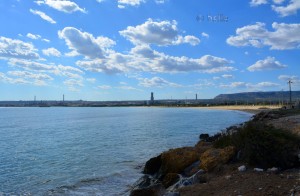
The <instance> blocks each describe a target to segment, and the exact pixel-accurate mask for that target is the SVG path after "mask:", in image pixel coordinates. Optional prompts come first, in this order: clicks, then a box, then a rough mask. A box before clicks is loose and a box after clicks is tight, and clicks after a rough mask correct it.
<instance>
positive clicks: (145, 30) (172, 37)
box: [119, 18, 200, 46]
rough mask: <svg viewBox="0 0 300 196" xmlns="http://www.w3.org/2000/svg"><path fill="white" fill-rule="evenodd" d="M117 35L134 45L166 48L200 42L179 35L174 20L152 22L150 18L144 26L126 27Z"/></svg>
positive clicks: (195, 38)
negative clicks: (151, 45) (154, 45)
mask: <svg viewBox="0 0 300 196" xmlns="http://www.w3.org/2000/svg"><path fill="white" fill-rule="evenodd" d="M119 33H120V35H122V36H123V37H125V38H126V39H127V40H129V41H130V42H132V43H133V44H135V45H139V44H157V45H160V46H167V45H178V44H183V43H188V44H191V45H197V44H199V43H200V40H199V39H198V38H197V37H195V36H191V35H187V36H181V35H179V32H178V29H177V22H176V21H175V20H173V21H167V20H165V21H153V20H152V19H151V18H150V19H148V20H147V21H146V22H145V23H144V24H141V25H137V26H135V27H133V26H128V27H127V29H125V30H123V31H119Z"/></svg>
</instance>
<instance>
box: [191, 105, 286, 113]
mask: <svg viewBox="0 0 300 196" xmlns="http://www.w3.org/2000/svg"><path fill="white" fill-rule="evenodd" d="M195 108H203V109H212V110H214V109H217V110H237V111H242V112H247V113H251V114H258V113H259V112H262V111H265V110H273V109H279V108H280V106H278V105H276V106H272V105H271V106H270V105H266V106H259V105H228V106H205V107H195Z"/></svg>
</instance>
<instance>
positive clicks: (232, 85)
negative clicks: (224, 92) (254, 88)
mask: <svg viewBox="0 0 300 196" xmlns="http://www.w3.org/2000/svg"><path fill="white" fill-rule="evenodd" d="M246 86H247V84H246V83H245V82H231V83H230V84H221V85H220V87H221V88H243V87H246Z"/></svg>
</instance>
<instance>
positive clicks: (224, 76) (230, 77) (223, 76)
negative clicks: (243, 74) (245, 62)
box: [222, 74, 234, 79]
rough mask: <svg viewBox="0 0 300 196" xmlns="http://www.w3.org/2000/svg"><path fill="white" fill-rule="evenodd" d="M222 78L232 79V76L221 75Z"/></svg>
mask: <svg viewBox="0 0 300 196" xmlns="http://www.w3.org/2000/svg"><path fill="white" fill-rule="evenodd" d="M222 78H226V79H232V78H234V76H233V75H230V74H223V75H222Z"/></svg>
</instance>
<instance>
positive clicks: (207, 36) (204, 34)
mask: <svg viewBox="0 0 300 196" xmlns="http://www.w3.org/2000/svg"><path fill="white" fill-rule="evenodd" d="M201 35H202V37H205V38H209V35H208V34H207V33H205V32H202V33H201Z"/></svg>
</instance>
